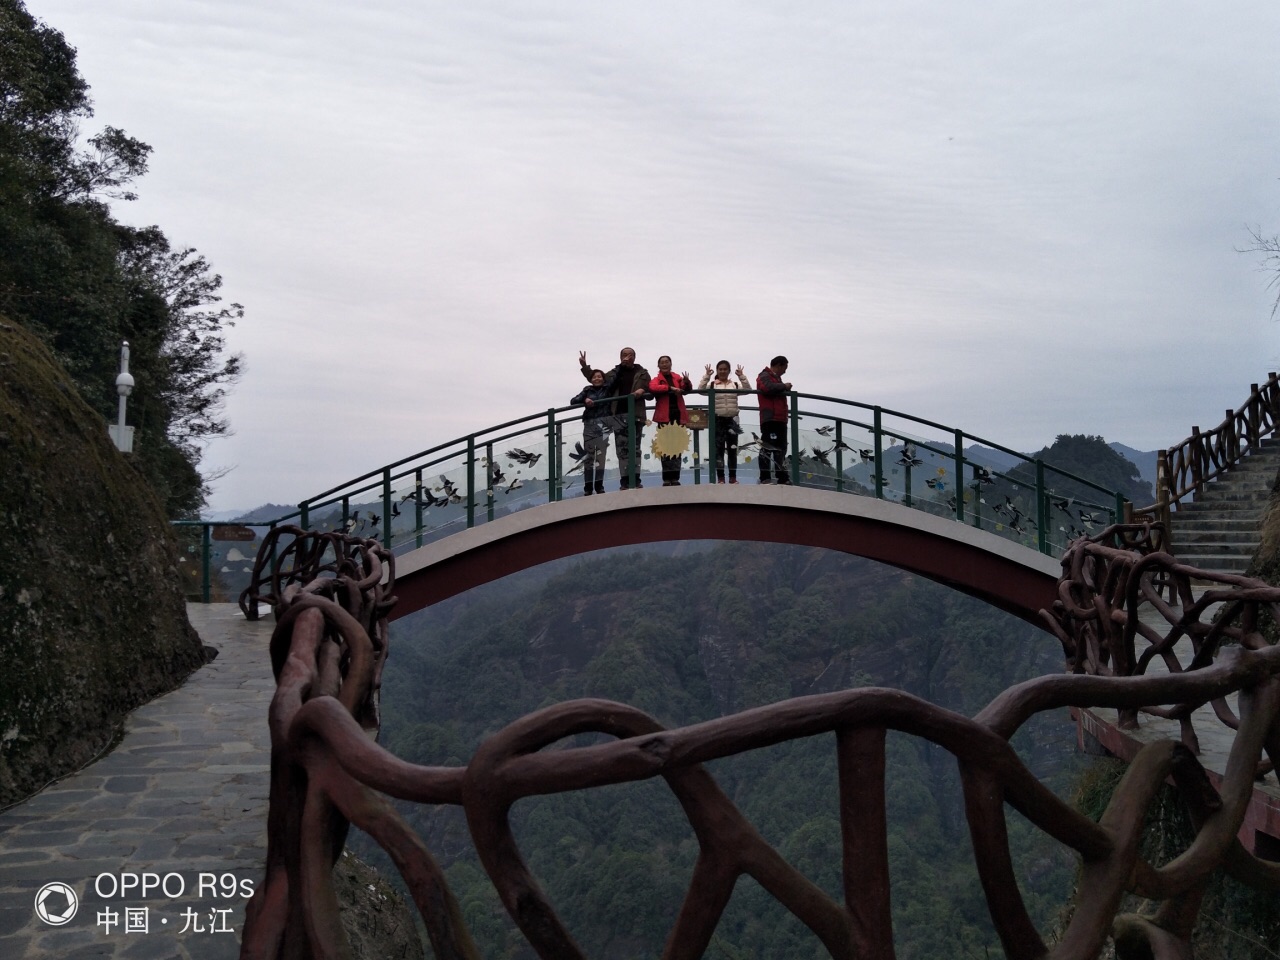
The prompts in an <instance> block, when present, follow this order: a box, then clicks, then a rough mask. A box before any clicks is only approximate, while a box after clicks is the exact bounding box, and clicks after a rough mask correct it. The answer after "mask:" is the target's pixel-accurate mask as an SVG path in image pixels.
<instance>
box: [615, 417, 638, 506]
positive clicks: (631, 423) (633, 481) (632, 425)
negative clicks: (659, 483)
mask: <svg viewBox="0 0 1280 960" xmlns="http://www.w3.org/2000/svg"><path fill="white" fill-rule="evenodd" d="M627 449H628V450H630V451H631V456H630V457H629V458H628V459H627V486H628V487H630V488H631V489H632V490H634V489H635V488H636V485H637V484H639V483H640V451H639V450H638V449H636V395H635V394H634V393H628V394H627ZM619 473H621V471H619Z"/></svg>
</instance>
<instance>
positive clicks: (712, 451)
mask: <svg viewBox="0 0 1280 960" xmlns="http://www.w3.org/2000/svg"><path fill="white" fill-rule="evenodd" d="M707 456H708V457H710V458H711V466H710V468H709V469H708V471H707V483H715V482H716V481H717V480H718V479H719V477H720V472H719V471H720V460H719V455H718V454H717V453H716V382H715V381H714V380H712V381H711V389H710V390H709V391H707ZM726 466H728V465H727V464H726ZM726 479H728V478H727V477H726Z"/></svg>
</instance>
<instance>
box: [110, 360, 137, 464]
mask: <svg viewBox="0 0 1280 960" xmlns="http://www.w3.org/2000/svg"><path fill="white" fill-rule="evenodd" d="M116 393H118V394H120V415H119V420H118V422H117V423H109V424H107V432H108V433H109V434H111V439H112V440H114V441H115V444H116V449H117V450H119V451H120V452H121V453H133V427H129V426H125V422H124V408H125V404H126V403H127V402H128V398H129V394H131V393H133V376H132V375H131V374H130V373H129V341H128V340H124V341H122V342H121V344H120V376H118V377H116Z"/></svg>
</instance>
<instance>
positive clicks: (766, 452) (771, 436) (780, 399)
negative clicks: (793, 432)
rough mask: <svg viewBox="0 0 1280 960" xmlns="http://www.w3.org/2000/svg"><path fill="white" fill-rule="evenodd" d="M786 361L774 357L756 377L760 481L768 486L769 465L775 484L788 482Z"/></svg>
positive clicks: (789, 474)
mask: <svg viewBox="0 0 1280 960" xmlns="http://www.w3.org/2000/svg"><path fill="white" fill-rule="evenodd" d="M786 372H787V358H786V357H783V356H777V357H774V358H773V359H772V360H770V361H769V365H768V366H767V367H765V368H764V369H763V370H761V371H760V373H759V374H757V376H756V390H757V391H759V393H760V457H759V460H760V482H761V483H770V482H771V481H770V479H769V465H770V463H772V464H773V473H774V476H776V477H777V482H778V483H782V484H787V483H790V482H791V472H790V471H789V470H788V469H787V391H789V390H790V389H791V383H790V381H786V382H784V381H783V379H782V375H783V374H784V373H786Z"/></svg>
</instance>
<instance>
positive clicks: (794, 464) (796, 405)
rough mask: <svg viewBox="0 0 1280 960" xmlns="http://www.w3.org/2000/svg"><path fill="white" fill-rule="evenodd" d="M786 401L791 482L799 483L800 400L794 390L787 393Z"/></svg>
mask: <svg viewBox="0 0 1280 960" xmlns="http://www.w3.org/2000/svg"><path fill="white" fill-rule="evenodd" d="M787 400H789V401H790V404H791V411H790V413H791V458H790V459H791V463H790V474H791V482H792V483H799V482H800V398H799V397H797V396H796V392H795V391H794V390H788V391H787Z"/></svg>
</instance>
